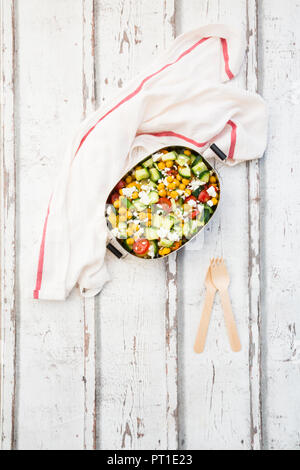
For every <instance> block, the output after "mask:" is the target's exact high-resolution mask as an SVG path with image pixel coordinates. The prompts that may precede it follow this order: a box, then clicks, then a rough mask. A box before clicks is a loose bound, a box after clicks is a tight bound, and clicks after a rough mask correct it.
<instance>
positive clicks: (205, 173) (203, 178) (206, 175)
mask: <svg viewBox="0 0 300 470" xmlns="http://www.w3.org/2000/svg"><path fill="white" fill-rule="evenodd" d="M198 178H199V180H200V181H203V183H208V182H209V171H208V170H205V171H202V173H200V175H199V176H198Z"/></svg>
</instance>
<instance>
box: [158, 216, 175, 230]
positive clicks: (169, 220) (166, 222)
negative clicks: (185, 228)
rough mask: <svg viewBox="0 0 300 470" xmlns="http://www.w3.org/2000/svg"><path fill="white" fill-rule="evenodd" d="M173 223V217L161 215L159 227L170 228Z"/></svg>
mask: <svg viewBox="0 0 300 470" xmlns="http://www.w3.org/2000/svg"><path fill="white" fill-rule="evenodd" d="M173 225H174V217H172V216H168V217H161V225H160V226H161V228H164V229H166V230H170V229H171V228H172V227H173Z"/></svg>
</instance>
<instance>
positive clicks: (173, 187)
mask: <svg viewBox="0 0 300 470" xmlns="http://www.w3.org/2000/svg"><path fill="white" fill-rule="evenodd" d="M175 188H176V185H175V183H170V184H168V189H170V190H171V191H172V190H173V189H175Z"/></svg>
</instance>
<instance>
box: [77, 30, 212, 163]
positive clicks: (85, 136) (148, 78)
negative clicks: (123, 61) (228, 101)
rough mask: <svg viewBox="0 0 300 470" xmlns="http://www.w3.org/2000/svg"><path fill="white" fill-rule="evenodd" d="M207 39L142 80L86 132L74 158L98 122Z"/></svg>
mask: <svg viewBox="0 0 300 470" xmlns="http://www.w3.org/2000/svg"><path fill="white" fill-rule="evenodd" d="M207 39H209V37H207V38H202V39H200V41H198V42H196V43H195V44H194V45H193V46H191V47H190V48H189V49H187V50H186V51H184V52H183V53H182V54H180V56H179V57H177V59H176V60H174V62H170V63H169V64H166V65H164V66H163V67H162V68H161V69H159V70H157V71H156V72H154V73H152V74H151V75H149V76H148V77H146V78H144V80H143V81H142V82H141V83H140V84H139V86H138V87H137V88H136V90H134V91H133V92H132V93H130V94H129V95H127V96H126V97H125V98H124V99H123V100H122V101H120V102H119V103H118V104H116V105H115V106H114V107H113V108H111V109H110V110H109V111H107V113H105V114H104V115H103V116H102V117H101V118H100V119H99V120H98V121H97V122H96V124H94V126H93V127H91V129H89V130H88V132H87V133H86V134H85V135H84V136H83V137H82V139H81V141H80V144H79V146H78V149H77V150H76V153H75V156H74V158H75V157H76V155H77V153H78V152H79V150H80V148H81V146H82V144H83V143H84V141H85V140H86V138H87V137H88V135H89V134H90V133H91V132H92V131H93V130H94V129H95V127H96V126H97V125H98V124H99V122H101V121H102V120H103V119H104V118H106V117H107V116H109V114H111V113H112V112H113V111H115V110H116V109H118V108H119V107H120V106H122V104H124V103H126V102H127V101H129V100H131V99H132V98H134V97H135V96H136V95H137V94H138V93H139V92H140V91H141V90H142V88H143V86H144V85H145V83H146V82H148V81H149V80H150V79H151V78H153V77H155V76H156V75H158V74H159V73H161V72H163V71H164V70H166V69H167V68H168V67H171V65H174V64H176V63H177V62H179V60H181V59H182V58H183V57H185V56H186V55H188V54H190V53H191V52H192V51H193V50H194V49H195V48H196V47H198V46H199V45H200V44H202V43H203V42H204V41H207Z"/></svg>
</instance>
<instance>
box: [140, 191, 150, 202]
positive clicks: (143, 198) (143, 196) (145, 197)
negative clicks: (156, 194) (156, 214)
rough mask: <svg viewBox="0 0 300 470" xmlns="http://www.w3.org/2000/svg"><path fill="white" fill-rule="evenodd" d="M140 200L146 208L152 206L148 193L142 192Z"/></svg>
mask: <svg viewBox="0 0 300 470" xmlns="http://www.w3.org/2000/svg"><path fill="white" fill-rule="evenodd" d="M139 198H140V199H141V202H142V203H143V204H145V205H146V206H148V204H150V198H149V196H148V193H146V191H141V192H140V193H139Z"/></svg>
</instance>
